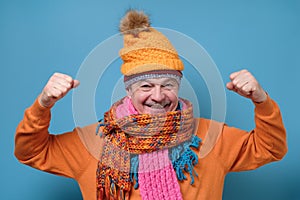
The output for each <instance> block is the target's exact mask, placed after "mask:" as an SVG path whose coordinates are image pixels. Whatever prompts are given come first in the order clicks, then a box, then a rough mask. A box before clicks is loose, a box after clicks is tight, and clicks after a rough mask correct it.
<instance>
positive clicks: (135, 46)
mask: <svg viewBox="0 0 300 200" xmlns="http://www.w3.org/2000/svg"><path fill="white" fill-rule="evenodd" d="M120 27H122V28H120V30H121V32H122V33H123V36H124V38H123V39H124V47H123V48H122V49H121V50H120V52H119V54H120V57H121V58H122V60H123V64H122V66H121V73H122V74H123V75H124V76H125V77H126V76H132V75H136V74H141V73H144V72H149V73H151V71H165V70H172V71H182V70H183V69H184V65H183V62H182V61H181V59H180V57H179V56H178V53H177V51H176V49H175V48H174V46H173V45H172V43H171V42H170V41H169V39H168V38H167V37H166V36H165V35H164V34H162V33H161V32H159V31H157V30H156V29H155V28H153V27H150V22H149V21H148V16H147V15H145V14H144V13H143V12H138V11H135V10H130V11H129V12H127V13H126V15H125V16H124V17H123V19H122V20H121V23H120ZM168 73H169V72H168ZM177 74H178V73H175V75H177ZM180 77H181V76H180Z"/></svg>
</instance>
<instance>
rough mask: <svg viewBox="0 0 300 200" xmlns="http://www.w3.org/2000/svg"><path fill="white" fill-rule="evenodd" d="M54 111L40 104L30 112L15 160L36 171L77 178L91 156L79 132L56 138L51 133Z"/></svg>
mask: <svg viewBox="0 0 300 200" xmlns="http://www.w3.org/2000/svg"><path fill="white" fill-rule="evenodd" d="M50 118H51V113H50V108H45V107H43V106H41V105H40V104H39V102H38V100H36V101H35V102H34V103H33V105H32V106H31V107H29V108H28V109H26V111H25V114H24V118H23V120H22V121H21V122H20V123H19V125H18V127H17V129H16V135H15V156H16V158H17V159H18V160H19V161H20V162H21V163H23V164H26V165H29V166H31V167H33V168H36V169H39V170H42V171H46V172H50V173H53V174H57V175H62V176H66V177H70V178H76V176H79V175H80V172H81V171H82V170H83V168H84V167H85V165H87V163H88V159H90V156H89V154H88V152H87V151H86V149H85V147H84V145H83V144H82V142H81V141H80V138H79V136H78V134H77V130H76V129H74V130H73V131H71V132H67V133H63V134H59V135H53V134H50V133H49V132H48V128H49V124H50Z"/></svg>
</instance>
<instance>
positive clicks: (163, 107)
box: [146, 103, 170, 110]
mask: <svg viewBox="0 0 300 200" xmlns="http://www.w3.org/2000/svg"><path fill="white" fill-rule="evenodd" d="M146 106H147V107H149V108H152V109H157V110H162V109H165V108H166V107H168V106H170V103H165V104H163V105H161V104H153V105H147V104H146Z"/></svg>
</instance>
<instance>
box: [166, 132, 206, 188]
mask: <svg viewBox="0 0 300 200" xmlns="http://www.w3.org/2000/svg"><path fill="white" fill-rule="evenodd" d="M200 142H201V139H200V138H199V137H198V136H195V135H194V136H193V137H192V138H191V142H185V143H184V144H183V145H179V146H177V147H174V148H172V149H171V153H170V157H171V158H170V159H171V161H172V165H173V167H174V170H175V171H176V175H177V178H178V180H179V181H183V180H186V179H187V177H186V176H185V175H184V172H188V173H189V175H190V177H191V182H190V184H191V185H192V184H194V181H195V179H194V174H195V176H196V177H198V174H197V173H196V171H195V170H194V166H195V165H196V164H197V163H198V156H197V154H196V153H195V152H194V151H192V150H191V149H190V147H194V148H199V145H200ZM180 154H181V156H180Z"/></svg>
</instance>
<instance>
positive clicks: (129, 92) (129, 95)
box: [126, 87, 132, 99]
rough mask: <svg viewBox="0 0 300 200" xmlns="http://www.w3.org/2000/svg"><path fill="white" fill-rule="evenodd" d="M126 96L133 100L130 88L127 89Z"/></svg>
mask: <svg viewBox="0 0 300 200" xmlns="http://www.w3.org/2000/svg"><path fill="white" fill-rule="evenodd" d="M126 94H127V96H128V97H129V98H130V99H131V97H132V90H131V88H130V87H128V88H126Z"/></svg>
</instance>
